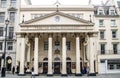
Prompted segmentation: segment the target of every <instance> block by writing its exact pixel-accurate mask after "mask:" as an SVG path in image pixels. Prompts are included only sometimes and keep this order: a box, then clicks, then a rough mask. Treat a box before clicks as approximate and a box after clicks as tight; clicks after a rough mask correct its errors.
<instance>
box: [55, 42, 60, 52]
mask: <svg viewBox="0 0 120 78" xmlns="http://www.w3.org/2000/svg"><path fill="white" fill-rule="evenodd" d="M55 50H60V42H59V41H55Z"/></svg>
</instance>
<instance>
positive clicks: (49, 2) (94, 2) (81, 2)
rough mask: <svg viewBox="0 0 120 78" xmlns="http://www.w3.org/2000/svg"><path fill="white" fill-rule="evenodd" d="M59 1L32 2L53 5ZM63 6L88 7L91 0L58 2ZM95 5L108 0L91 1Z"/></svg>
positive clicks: (43, 0)
mask: <svg viewBox="0 0 120 78" xmlns="http://www.w3.org/2000/svg"><path fill="white" fill-rule="evenodd" d="M56 1H57V0H31V2H32V4H33V5H53V4H54V3H55V2H56ZM58 1H59V2H60V3H61V5H87V4H88V2H89V0H58ZM91 1H92V3H93V4H101V1H103V2H106V1H107V0H91Z"/></svg>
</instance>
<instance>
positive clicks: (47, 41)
mask: <svg viewBox="0 0 120 78" xmlns="http://www.w3.org/2000/svg"><path fill="white" fill-rule="evenodd" d="M40 10H41V11H40ZM66 10H68V11H73V12H75V11H79V10H81V11H79V12H81V13H80V14H81V17H80V18H79V17H74V16H73V15H71V12H69V13H67V12H68V11H66ZM29 11H30V12H31V13H29ZM63 11H64V12H63ZM82 11H85V12H86V13H85V14H86V16H88V17H86V18H87V19H88V20H85V19H84V18H82ZM42 12H43V13H42ZM36 13H37V14H36ZM88 13H89V14H88ZM20 14H21V16H20V19H21V21H22V23H21V24H20V27H19V29H18V31H17V52H16V64H17V65H20V73H19V74H24V66H29V67H30V68H31V67H34V73H35V74H36V75H38V74H39V73H46V74H47V75H53V74H56V73H57V74H62V75H67V74H68V73H75V74H76V75H81V70H82V69H83V67H87V66H89V67H90V74H91V75H95V72H96V71H95V70H96V68H95V63H96V61H95V58H96V56H95V55H96V54H95V52H96V50H97V49H95V47H96V39H97V34H98V31H97V30H96V29H95V28H94V23H93V22H92V20H93V19H92V18H91V15H93V14H94V8H93V7H92V6H91V5H89V6H85V7H84V8H83V7H82V8H81V7H79V8H77V7H73V9H72V8H70V7H63V8H57V7H56V6H54V7H53V6H52V7H47V8H44V7H33V8H29V7H25V8H21V12H20ZM34 14H36V15H38V16H39V15H41V16H39V17H36V18H34V19H30V18H32V16H33V15H34ZM42 14H44V15H42Z"/></svg>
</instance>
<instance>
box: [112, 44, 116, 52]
mask: <svg viewBox="0 0 120 78" xmlns="http://www.w3.org/2000/svg"><path fill="white" fill-rule="evenodd" d="M113 52H114V54H117V44H113Z"/></svg>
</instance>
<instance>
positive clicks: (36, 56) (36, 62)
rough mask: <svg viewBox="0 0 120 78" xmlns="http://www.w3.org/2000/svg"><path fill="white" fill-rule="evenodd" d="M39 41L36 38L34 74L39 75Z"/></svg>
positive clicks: (36, 37)
mask: <svg viewBox="0 0 120 78" xmlns="http://www.w3.org/2000/svg"><path fill="white" fill-rule="evenodd" d="M38 44H39V39H38V36H35V46H34V47H35V48H34V49H35V50H34V74H35V75H38V46H39V45H38Z"/></svg>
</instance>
